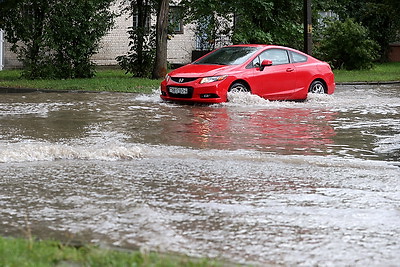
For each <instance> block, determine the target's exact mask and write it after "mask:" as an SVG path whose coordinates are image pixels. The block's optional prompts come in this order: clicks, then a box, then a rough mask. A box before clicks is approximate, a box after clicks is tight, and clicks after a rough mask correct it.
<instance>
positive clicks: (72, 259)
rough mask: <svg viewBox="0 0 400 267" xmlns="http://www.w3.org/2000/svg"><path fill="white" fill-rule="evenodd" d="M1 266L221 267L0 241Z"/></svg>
mask: <svg viewBox="0 0 400 267" xmlns="http://www.w3.org/2000/svg"><path fill="white" fill-rule="evenodd" d="M0 266H32V267H33V266H35V267H36V266H43V267H44V266H154V267H156V266H160V267H161V266H165V267H169V266H171V267H172V266H190V267H201V266H224V265H223V264H222V263H218V262H216V261H211V260H207V259H193V258H189V257H185V256H165V255H160V254H156V253H148V254H143V253H140V252H122V251H115V250H105V249H100V248H97V247H93V246H84V247H80V248H76V247H70V246H65V245H63V244H61V243H59V242H53V241H34V242H33V241H31V240H25V239H15V238H11V239H8V238H3V237H0Z"/></svg>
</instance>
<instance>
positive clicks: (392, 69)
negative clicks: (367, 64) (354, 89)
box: [334, 62, 400, 82]
mask: <svg viewBox="0 0 400 267" xmlns="http://www.w3.org/2000/svg"><path fill="white" fill-rule="evenodd" d="M334 73H335V80H336V82H388V81H400V62H390V63H384V64H377V65H376V66H375V67H374V68H373V69H372V70H352V71H348V70H335V71H334Z"/></svg>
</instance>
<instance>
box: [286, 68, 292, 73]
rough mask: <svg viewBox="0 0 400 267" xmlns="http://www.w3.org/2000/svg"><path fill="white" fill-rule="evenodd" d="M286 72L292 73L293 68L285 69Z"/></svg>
mask: <svg viewBox="0 0 400 267" xmlns="http://www.w3.org/2000/svg"><path fill="white" fill-rule="evenodd" d="M286 71H287V72H292V71H294V68H287V69H286Z"/></svg>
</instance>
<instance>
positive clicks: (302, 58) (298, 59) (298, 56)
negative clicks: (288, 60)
mask: <svg viewBox="0 0 400 267" xmlns="http://www.w3.org/2000/svg"><path fill="white" fill-rule="evenodd" d="M290 53H291V55H292V59H293V63H300V62H307V59H308V58H307V57H306V56H305V55H302V54H299V53H296V52H293V51H290Z"/></svg>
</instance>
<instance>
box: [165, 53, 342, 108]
mask: <svg viewBox="0 0 400 267" xmlns="http://www.w3.org/2000/svg"><path fill="white" fill-rule="evenodd" d="M334 90H335V81H334V75H333V73H332V70H331V68H330V66H329V64H328V63H326V62H323V61H320V60H318V59H316V58H313V57H312V56H309V55H307V54H304V53H302V52H300V51H297V50H295V49H292V48H288V47H282V46H276V45H231V46H226V47H222V48H220V49H217V50H214V51H213V52H210V53H208V54H207V55H205V56H203V57H201V58H200V59H198V60H196V61H194V62H193V63H191V64H188V65H186V66H183V67H180V68H178V69H176V70H174V71H172V72H171V73H169V74H168V75H167V76H166V77H165V80H164V81H163V82H162V83H161V98H162V99H164V100H169V101H185V102H200V103H221V102H226V101H227V100H228V97H227V95H228V92H243V91H245V92H251V93H252V94H256V95H259V96H260V97H263V98H265V99H269V100H305V99H306V98H307V94H308V93H309V92H311V93H326V94H332V93H333V92H334Z"/></svg>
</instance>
